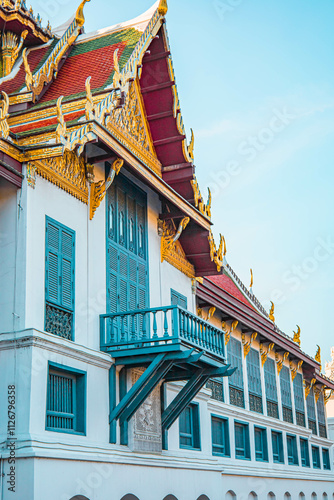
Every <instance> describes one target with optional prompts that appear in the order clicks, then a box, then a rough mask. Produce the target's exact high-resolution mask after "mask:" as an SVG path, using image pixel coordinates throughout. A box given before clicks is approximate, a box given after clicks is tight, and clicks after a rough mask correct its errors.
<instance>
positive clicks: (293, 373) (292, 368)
mask: <svg viewBox="0 0 334 500" xmlns="http://www.w3.org/2000/svg"><path fill="white" fill-rule="evenodd" d="M302 364H303V361H302V360H300V361H298V363H297V365H296V366H295V365H294V364H293V362H292V361H290V371H291V378H292V381H294V380H295V378H296V375H297V373H298V370H299V369H300V368H301V366H302Z"/></svg>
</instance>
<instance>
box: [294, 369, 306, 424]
mask: <svg viewBox="0 0 334 500" xmlns="http://www.w3.org/2000/svg"><path fill="white" fill-rule="evenodd" d="M293 392H294V396H295V410H296V423H297V425H301V426H302V427H306V421H305V402H304V387H303V376H302V374H301V373H297V375H296V376H295V379H294V381H293Z"/></svg>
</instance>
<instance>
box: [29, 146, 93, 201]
mask: <svg viewBox="0 0 334 500" xmlns="http://www.w3.org/2000/svg"><path fill="white" fill-rule="evenodd" d="M33 167H34V168H35V169H36V173H37V174H38V175H40V176H41V177H43V178H44V179H47V180H48V181H49V182H51V183H52V184H55V185H56V186H58V187H59V188H60V189H63V190H64V191H66V192H67V193H69V194H71V195H72V196H74V197H75V198H78V200H80V201H82V202H83V203H86V204H88V187H87V185H86V178H87V174H86V170H87V168H88V167H89V166H88V165H87V164H86V163H85V161H84V159H83V158H78V157H77V155H76V154H74V153H73V152H71V151H67V150H65V152H64V154H63V155H62V156H57V157H53V158H46V159H44V160H36V161H35V162H30V165H29V168H30V169H32V168H33Z"/></svg>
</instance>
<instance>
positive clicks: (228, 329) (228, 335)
mask: <svg viewBox="0 0 334 500" xmlns="http://www.w3.org/2000/svg"><path fill="white" fill-rule="evenodd" d="M238 323H239V321H237V320H235V321H233V322H232V323H231V325H230V326H229V325H228V324H227V323H226V321H222V330H223V331H224V333H225V345H227V344H228V343H229V341H230V339H231V333H233V332H234V330H235V329H236V328H237V326H238Z"/></svg>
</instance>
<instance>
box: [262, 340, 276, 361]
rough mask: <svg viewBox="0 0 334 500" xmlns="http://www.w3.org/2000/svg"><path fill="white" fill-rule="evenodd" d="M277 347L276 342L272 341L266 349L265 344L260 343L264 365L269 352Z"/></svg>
mask: <svg viewBox="0 0 334 500" xmlns="http://www.w3.org/2000/svg"><path fill="white" fill-rule="evenodd" d="M274 348H275V344H274V343H273V342H272V343H270V344H269V346H268V348H267V349H265V348H264V345H263V344H260V354H261V362H262V366H264V365H265V363H266V361H267V358H268V354H269V353H270V352H271V351H273V350H274Z"/></svg>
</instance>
